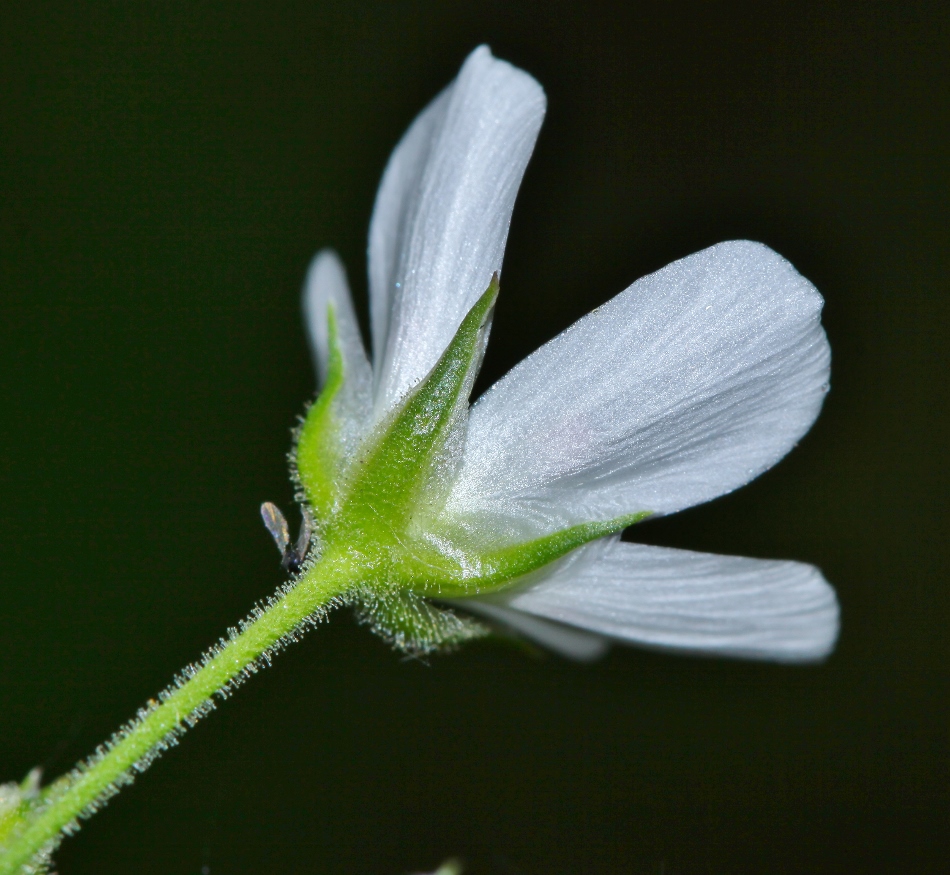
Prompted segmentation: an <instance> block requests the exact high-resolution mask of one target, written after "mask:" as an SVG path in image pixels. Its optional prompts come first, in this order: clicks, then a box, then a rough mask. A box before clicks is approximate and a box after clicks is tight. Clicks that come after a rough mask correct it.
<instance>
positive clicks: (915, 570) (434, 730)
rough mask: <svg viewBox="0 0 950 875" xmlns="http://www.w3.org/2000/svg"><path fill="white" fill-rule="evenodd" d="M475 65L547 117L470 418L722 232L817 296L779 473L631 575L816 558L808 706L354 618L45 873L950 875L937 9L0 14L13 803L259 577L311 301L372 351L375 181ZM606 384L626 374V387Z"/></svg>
mask: <svg viewBox="0 0 950 875" xmlns="http://www.w3.org/2000/svg"><path fill="white" fill-rule="evenodd" d="M482 41H486V42H489V43H490V44H491V45H492V47H493V49H494V51H495V52H496V54H498V55H499V56H500V57H503V58H506V59H509V60H511V61H513V62H514V63H516V64H518V65H519V66H522V67H524V68H525V69H527V70H529V71H530V72H531V73H533V74H534V75H535V76H536V77H537V78H538V79H539V80H540V81H541V82H542V84H543V85H544V87H545V88H546V90H547V94H548V98H549V105H550V111H549V115H548V120H547V122H546V125H545V128H544V130H543V132H542V135H541V138H540V141H539V144H538V148H537V152H536V157H535V159H534V160H533V162H532V164H531V166H530V168H529V170H528V174H527V177H526V181H525V184H524V187H523V189H522V194H521V197H520V199H519V201H518V207H517V209H516V211H515V216H514V222H513V226H512V231H511V237H510V241H509V255H508V257H507V259H506V263H505V286H504V290H503V297H502V299H501V302H500V304H499V308H498V312H497V316H496V320H495V329H494V334H493V337H492V344H491V347H490V350H489V354H488V358H487V361H486V364H485V369H484V373H483V377H482V379H481V383H480V385H481V386H483V387H484V386H487V385H489V384H490V382H491V381H492V380H494V379H496V378H497V377H498V376H500V375H501V374H502V373H504V372H505V371H506V370H507V369H508V368H509V367H511V366H512V365H513V364H514V363H515V362H517V361H518V360H519V359H520V358H522V357H523V356H525V355H526V354H528V353H529V352H530V351H531V350H532V349H534V348H535V347H536V346H537V345H538V344H540V343H542V342H543V341H544V340H546V339H548V338H550V337H552V336H553V335H554V334H556V333H557V332H558V331H560V330H561V329H563V328H564V327H566V326H567V325H568V324H569V323H570V322H571V321H572V320H574V319H575V318H577V317H579V316H581V315H582V314H583V313H585V312H586V311H588V310H589V309H590V308H592V307H593V306H595V305H597V304H598V303H601V302H602V301H604V300H606V299H607V298H608V297H610V296H611V295H613V294H615V293H616V292H618V291H620V290H621V289H623V288H624V287H625V286H627V285H628V284H629V283H630V282H631V281H633V280H634V279H636V278H637V277H639V276H641V275H642V274H644V273H647V272H649V271H652V270H655V269H657V268H659V267H661V266H662V265H664V264H665V263H667V262H668V261H670V260H672V259H675V258H678V257H681V256H683V255H686V254H688V253H690V252H693V251H695V250H697V249H700V248H702V247H704V246H707V245H709V244H712V243H714V242H717V241H719V240H723V239H728V238H736V237H748V238H752V239H756V240H762V241H764V242H766V243H768V244H769V245H771V246H773V247H774V248H776V249H777V250H778V251H779V252H781V253H782V254H783V255H785V256H786V257H788V258H789V259H791V261H792V262H793V263H794V264H795V265H796V266H797V267H798V268H799V269H800V270H801V271H802V272H803V273H804V274H805V275H806V276H808V277H809V278H810V279H811V280H813V281H814V282H815V283H816V285H817V286H818V288H819V289H820V290H821V291H822V292H823V293H824V295H825V297H826V300H827V307H826V311H825V314H826V318H825V323H826V326H827V330H828V334H829V336H830V339H831V344H832V348H833V352H834V364H833V372H832V386H833V390H832V393H831V395H830V396H829V398H828V402H827V405H826V408H825V412H824V413H823V414H822V417H821V419H820V420H819V422H818V424H817V425H816V426H815V428H814V429H813V430H812V432H811V433H810V434H809V436H808V437H807V438H806V439H805V440H804V441H803V443H802V445H801V446H800V447H799V448H798V449H797V450H796V451H795V452H794V453H793V454H792V455H791V456H790V457H789V458H788V459H787V460H786V461H784V462H783V463H782V464H781V465H780V466H779V467H778V468H777V469H775V470H774V471H772V472H770V473H769V474H767V475H766V476H764V477H762V478H761V479H760V480H758V481H757V482H756V483H755V484H753V485H752V486H750V487H748V488H746V489H743V490H741V491H740V492H738V493H737V494H735V495H733V496H730V497H728V498H725V499H723V500H720V501H717V502H716V503H714V504H712V505H709V506H706V507H702V508H698V509H695V510H692V511H688V512H686V513H683V514H680V515H678V516H677V517H674V518H670V519H666V520H661V521H656V522H653V523H649V524H646V525H644V526H643V527H642V528H641V529H638V531H637V533H636V534H637V536H638V537H640V538H642V539H644V540H648V541H650V542H653V543H660V544H667V545H672V546H681V547H692V548H695V549H700V550H710V551H717V552H723V553H737V554H747V555H753V556H763V557H789V558H795V559H802V560H807V561H810V562H814V563H816V564H818V565H820V566H821V567H822V568H823V569H824V571H825V573H826V575H827V577H828V579H829V580H831V581H832V582H833V583H834V584H835V586H836V588H837V590H838V593H839V595H840V599H841V604H842V610H843V622H844V625H843V632H842V636H841V640H840V644H839V646H838V649H837V651H836V652H835V654H834V656H833V657H832V658H831V659H830V661H829V662H828V663H827V664H826V665H825V666H823V667H820V668H809V669H795V668H782V667H774V666H768V665H754V664H738V663H730V662H719V661H705V660H700V659H688V658H676V657H672V656H663V655H657V654H651V653H646V652H642V651H637V650H632V649H617V650H616V651H614V652H613V653H612V654H611V656H610V657H609V658H608V659H606V660H605V661H604V662H602V663H600V664H598V665H596V666H594V667H577V666H574V665H570V664H566V663H563V662H561V661H559V660H557V659H538V658H533V657H531V656H530V655H525V654H523V653H521V652H519V651H517V650H514V649H512V648H510V647H506V646H503V645H500V644H490V643H489V644H479V645H475V646H470V647H468V648H466V649H465V650H464V651H463V652H462V653H460V654H457V655H455V656H452V657H447V658H438V659H434V660H432V662H431V664H429V665H423V664H420V663H418V662H405V661H403V660H401V659H400V658H399V657H398V656H397V655H395V654H393V653H391V652H389V651H388V650H387V649H386V648H385V647H384V646H383V645H382V644H381V643H380V642H379V641H378V640H376V639H375V638H373V637H372V636H371V635H370V634H368V633H367V632H366V631H365V630H362V629H359V628H357V627H356V626H355V624H354V623H353V621H352V620H351V619H350V618H349V617H348V616H344V615H339V616H334V617H333V621H332V622H331V623H330V624H329V625H328V626H326V627H325V628H323V629H321V630H319V632H317V633H315V634H311V635H310V636H309V637H308V638H307V640H306V641H305V642H304V643H303V644H301V645H298V646H296V647H294V648H292V649H291V650H290V651H289V652H287V653H286V654H285V655H284V656H282V657H281V658H280V659H279V661H278V663H277V665H276V666H275V668H274V669H272V670H269V671H267V672H265V673H264V674H263V675H262V676H259V677H257V678H256V679H255V680H254V681H253V682H252V683H250V684H248V685H247V686H246V687H245V688H244V689H242V690H241V691H240V693H239V695H238V696H237V697H236V698H235V699H233V700H231V701H230V702H228V703H227V704H226V705H224V706H223V707H221V708H219V710H218V712H217V713H216V714H214V715H213V716H212V717H211V718H210V719H208V720H207V721H205V723H203V724H202V725H201V726H200V727H199V728H198V729H197V730H196V731H194V732H193V733H191V734H190V736H189V737H188V738H186V740H185V742H184V743H183V745H182V747H181V748H179V749H177V750H175V751H174V752H172V753H170V754H168V755H166V756H165V757H163V759H162V760H161V761H160V762H159V763H158V764H157V765H156V766H155V767H154V768H153V769H152V771H151V772H150V773H149V774H147V775H146V776H145V777H144V778H143V779H141V780H140V781H139V782H138V783H137V784H136V785H135V786H134V787H132V788H131V789H129V790H127V791H126V792H124V793H123V795H122V796H121V797H120V798H119V799H117V800H115V801H114V802H113V803H112V804H111V805H110V806H109V808H108V810H107V811H105V812H104V813H103V814H101V815H99V816H98V817H96V818H95V819H94V820H93V821H90V822H89V823H88V824H87V825H86V826H85V827H84V829H83V830H82V833H81V834H80V835H79V836H78V837H77V838H76V839H73V840H70V841H68V842H67V843H66V844H65V845H64V847H63V849H62V850H61V852H60V853H59V855H58V857H57V859H58V862H59V868H60V872H61V873H62V875H72V873H92V872H95V873H96V875H109V873H127V872H136V873H161V875H167V873H190V875H198V873H200V872H202V867H207V870H206V871H209V872H210V873H211V875H222V873H229V875H230V873H235V875H237V873H352V875H390V873H391V875H398V873H405V872H408V871H412V870H414V869H422V868H423V867H427V866H428V867H431V866H433V865H434V864H435V863H437V862H438V861H439V860H440V859H442V858H443V857H444V856H447V855H449V854H460V855H462V856H463V857H465V858H466V859H467V860H468V861H469V864H470V868H469V870H468V871H469V872H470V873H472V875H478V873H493V875H548V873H612V875H613V873H618V872H633V873H641V872H642V873H666V875H673V873H750V875H751V873H802V872H807V873H811V872H815V873H817V872H828V873H840V872H845V871H853V872H914V873H922V872H938V871H946V869H945V867H946V865H947V858H948V846H950V842H948V824H950V792H948V788H950V783H948V782H950V731H948V730H950V721H948V708H947V706H948V680H950V674H948V666H950V660H948V657H950V648H948V638H950V635H948V630H947V621H948V618H950V611H948V608H950V598H948V581H947V576H946V573H945V568H946V560H947V546H946V542H947V485H948V484H947V464H946V459H945V452H944V450H945V447H946V445H947V411H946V407H945V399H946V395H947V390H948V378H947V375H948V370H947V365H948V361H947V359H948V355H947V344H948V319H947V317H948V309H950V305H948V300H950V299H948V293H947V291H948V289H947V287H948V279H947V277H948V270H947V269H948V266H950V256H948V234H947V212H948V157H950V156H948V149H947V143H948V141H950V124H948V94H950V91H948V85H950V77H948V65H947V56H948V49H950V15H948V14H947V13H946V11H945V7H944V6H943V5H942V4H936V3H935V4H933V5H932V6H931V7H929V8H928V7H927V6H925V5H923V4H918V3H910V4H899V3H892V4H888V3H878V4H841V5H837V4H829V3H824V4H811V3H805V4H802V3H799V2H788V3H779V4H775V3H773V4H763V3H748V4H722V5H720V4H694V5H688V4H670V3H665V2H654V3H619V2H618V3H613V4H589V3H575V4H567V3H558V4H552V3H536V4H533V3H520V2H504V3H503V2H495V3H474V4H462V3H458V4H456V3H434V2H429V3H423V2H419V3H405V2H395V3H394V2H389V3H365V4H352V5H343V4H340V5H331V4H325V3H324V4H321V3H303V2H301V3H293V4H290V3H276V2H268V3H252V4H245V3H235V2H227V3H214V4H210V3H146V2H130V0H127V2H120V3H114V4H106V3H94V4H75V3H71V2H70V3H66V2H62V3H57V4H46V3H5V4H4V5H3V7H2V11H0V161H2V166H0V386H2V390H0V391H2V396H0V398H2V407H0V496H2V506H0V581H2V602H0V617H2V633H0V671H2V680H0V777H2V778H3V779H7V780H9V779H12V778H18V777H20V776H22V774H23V773H25V772H26V770H27V769H28V768H30V767H31V766H33V765H34V764H36V763H42V764H43V765H44V766H45V767H46V768H47V769H48V770H49V773H50V774H55V773H58V772H60V771H63V770H65V769H67V768H68V767H69V766H70V765H71V764H72V763H73V762H74V761H75V760H77V759H78V758H80V757H81V756H83V755H85V754H86V753H88V752H89V751H90V750H91V749H92V748H93V747H94V746H95V745H96V744H97V743H98V742H99V741H101V740H103V739H104V738H105V737H107V736H108V734H109V733H110V732H111V731H112V730H113V729H114V728H115V727H116V726H117V725H118V724H119V723H120V722H122V721H123V720H124V719H126V718H127V717H129V716H131V714H132V713H133V712H134V710H135V709H136V707H138V705H139V704H141V703H142V702H143V701H144V699H145V698H147V697H148V696H150V695H152V694H154V693H155V692H157V690H158V689H160V688H161V687H162V686H164V684H165V683H166V682H167V681H168V680H169V679H170V677H171V676H172V674H173V673H174V672H175V671H176V670H177V669H178V668H179V667H181V666H182V665H183V664H184V663H185V662H187V661H189V660H191V659H193V658H195V657H196V656H197V655H198V654H199V653H200V652H201V650H202V649H203V648H204V647H205V646H206V645H208V644H209V643H210V642H211V641H213V640H214V639H215V638H216V637H217V636H218V635H219V634H221V633H222V632H223V631H224V629H225V627H226V626H227V625H229V624H232V623H234V621H236V620H237V619H238V618H239V617H241V616H243V615H244V614H245V612H246V611H247V610H248V608H249V607H250V606H251V604H252V603H253V602H254V601H255V600H256V599H258V598H260V597H261V596H263V595H266V594H267V593H269V592H270V591H272V590H273V589H274V587H275V586H276V585H277V584H278V582H279V580H280V574H279V569H278V567H277V554H276V552H275V550H274V548H273V545H272V544H271V543H269V542H268V539H267V536H266V534H265V532H264V529H263V528H262V526H261V525H260V522H259V520H258V516H257V506H258V504H259V502H260V501H262V500H263V499H271V500H275V501H277V502H279V503H280V504H282V505H284V506H287V505H288V504H289V502H290V496H291V489H290V486H289V483H288V480H287V477H286V473H285V463H284V454H285V452H286V451H287V449H288V446H289V431H288V430H289V428H290V426H291V425H292V424H293V422H294V419H295V416H296V415H297V414H298V413H299V412H300V411H301V409H302V405H303V403H304V401H305V400H306V399H307V398H308V397H309V396H310V394H311V393H312V391H313V387H314V380H313V376H312V373H311V368H310V363H309V361H308V355H307V350H306V347H305V340H304V336H303V332H302V329H301V323H300V318H299V313H298V294H299V287H300V283H301V279H302V276H303V271H304V268H305V266H306V264H307V261H308V259H309V257H310V256H311V254H312V253H313V252H314V251H315V249H316V248H317V247H319V246H324V245H333V246H335V247H336V248H337V249H338V250H339V251H340V252H341V254H342V255H343V257H344V259H345V261H346V262H347V264H348V265H349V268H350V273H351V278H352V282H353V286H354V289H355V292H356V294H357V297H358V300H359V304H358V306H359V307H360V308H361V313H362V314H364V315H365V312H366V308H365V300H364V295H365V287H366V282H365V267H364V240H365V232H366V227H367V224H368V221H369V214H370V209H371V205H372V199H373V195H374V191H375V187H376V184H377V181H378V178H379V174H380V172H381V170H382V168H383V165H384V163H385V161H386V158H387V155H388V153H389V151H390V149H391V148H392V146H393V145H394V144H395V142H396V140H397V138H398V137H399V136H400V134H401V132H402V131H403V130H404V128H405V127H406V125H407V124H408V123H409V121H410V120H411V119H412V118H413V116H414V115H415V113H416V112H417V111H418V110H419V109H420V108H421V107H422V106H423V105H424V103H425V102H426V101H427V100H428V99H429V98H430V97H432V96H433V95H434V94H435V93H436V91H437V90H438V89H440V88H441V87H442V86H443V85H444V84H445V83H446V82H448V80H449V79H450V78H451V77H452V76H453V75H454V73H455V71H456V70H457V68H458V66H459V64H460V63H461V61H462V59H463V58H464V56H465V55H466V54H467V53H468V51H469V50H470V49H471V48H473V47H474V46H475V45H476V44H478V43H479V42H482ZM631 354H636V350H631Z"/></svg>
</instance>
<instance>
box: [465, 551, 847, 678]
mask: <svg viewBox="0 0 950 875" xmlns="http://www.w3.org/2000/svg"><path fill="white" fill-rule="evenodd" d="M478 601H481V602H484V604H485V605H490V606H491V609H492V610H494V616H495V617H496V618H497V619H498V620H500V621H502V622H507V623H509V624H511V623H512V617H513V615H515V614H517V613H522V614H524V613H527V614H530V615H533V616H537V617H541V618H544V619H547V620H555V621H557V622H559V623H564V624H567V626H577V627H580V628H582V629H585V630H587V631H588V632H593V633H596V634H599V635H603V636H604V637H605V638H607V639H610V640H614V641H623V642H627V643H632V644H639V645H644V646H648V647H654V648H658V649H664V650H678V651H682V652H688V653H694V654H705V655H711V656H725V657H740V658H751V659H765V660H772V661H776V662H790V663H791V662H817V661H820V660H823V659H825V658H826V657H827V656H828V655H829V653H830V652H831V650H832V648H833V647H834V643H835V640H836V639H837V636H838V630H839V609H838V602H837V598H836V597H835V592H834V590H833V589H832V588H831V587H830V586H829V585H828V583H827V582H826V581H825V579H824V578H823V577H822V575H821V572H820V571H819V570H818V569H817V568H815V567H814V566H811V565H806V564H805V563H802V562H789V561H782V560H766V559H749V558H746V557H743V556H718V555H714V554H711V553H695V552H692V551H689V550H673V549H668V548H665V547H652V546H646V545H643V544H629V543H624V542H622V541H620V540H619V538H617V537H611V538H604V539H601V540H600V541H596V542H594V543H593V544H590V545H588V546H587V547H582V548H580V550H577V551H575V553H574V554H572V555H571V556H570V557H569V558H568V561H565V562H564V563H561V564H559V565H557V566H556V567H555V568H553V569H551V570H547V569H546V573H545V574H544V575H543V576H541V575H539V576H538V577H537V578H536V579H533V580H528V581H525V582H523V583H521V584H520V585H515V586H514V587H512V588H510V589H505V590H503V591H500V592H498V593H494V594H491V595H487V596H480V597H478ZM459 604H462V603H461V602H459ZM499 609H502V610H499ZM504 611H508V612H509V613H504ZM514 622H517V620H515V621H514ZM559 644H560V645H561V646H558V645H559ZM548 646H552V647H554V648H555V649H559V650H560V651H561V652H566V653H567V655H572V656H574V658H584V656H583V653H582V652H579V649H578V647H577V646H576V645H575V646H572V643H571V642H567V644H566V646H565V644H563V643H561V642H559V641H557V639H551V640H550V641H549V642H548ZM572 651H573V652H572ZM594 655H596V654H594Z"/></svg>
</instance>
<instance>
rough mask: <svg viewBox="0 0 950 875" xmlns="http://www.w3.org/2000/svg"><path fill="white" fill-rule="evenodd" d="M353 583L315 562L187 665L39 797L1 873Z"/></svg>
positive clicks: (69, 827) (15, 874)
mask: <svg viewBox="0 0 950 875" xmlns="http://www.w3.org/2000/svg"><path fill="white" fill-rule="evenodd" d="M353 582H354V572H353V569H352V567H351V566H348V565H347V564H345V563H339V562H328V561H326V560H324V559H321V560H318V561H317V562H316V563H315V564H313V565H310V566H309V567H308V568H306V569H305V570H304V571H303V572H302V573H301V575H300V577H299V578H298V579H297V580H296V581H295V582H294V583H293V584H292V585H288V586H286V587H284V588H282V589H281V590H280V591H278V593H277V595H275V596H273V597H272V598H271V599H269V600H268V602H267V604H266V605H264V606H261V607H258V608H257V609H255V610H254V611H253V612H252V613H251V615H250V617H248V619H247V620H245V621H244V623H242V625H241V628H240V630H237V629H232V630H229V637H228V638H227V639H222V640H221V641H220V642H219V644H218V645H216V646H215V647H213V648H212V649H211V650H209V651H208V652H207V653H206V654H205V656H204V658H203V659H202V660H201V661H200V662H198V663H196V664H194V665H191V666H187V667H186V668H185V669H184V670H183V671H182V673H181V674H180V676H179V677H178V678H177V679H176V680H175V682H174V683H173V684H172V686H171V687H169V688H168V689H167V690H165V691H164V692H163V693H162V694H161V695H160V697H159V700H158V701H156V700H154V699H152V700H149V702H148V704H147V705H146V706H145V707H144V708H142V709H141V710H140V711H139V713H138V716H137V717H136V718H135V719H134V720H133V721H132V722H130V723H129V724H128V725H127V726H125V727H123V728H122V729H121V730H119V732H118V733H116V735H115V736H113V738H112V740H111V741H110V742H108V743H107V744H105V745H103V746H102V747H100V748H99V750H98V751H97V752H96V753H95V754H94V755H93V756H92V757H90V758H89V759H88V760H86V761H85V762H84V763H81V764H80V765H79V766H78V767H77V768H76V769H75V770H74V771H73V772H71V773H70V774H68V775H65V776H64V777H63V778H61V779H59V780H58V781H56V782H54V783H53V784H52V785H51V786H50V787H49V788H47V790H46V791H45V792H44V794H43V798H42V801H41V803H40V804H39V806H38V807H37V809H36V810H35V811H34V812H32V813H31V814H30V815H29V817H28V819H27V820H26V823H25V824H24V826H23V827H22V829H21V830H19V831H18V833H17V834H15V836H14V837H12V839H11V841H10V843H9V844H8V845H7V846H6V848H0V875H19V873H21V872H30V871H33V869H34V866H35V865H36V864H39V863H42V861H43V858H44V857H45V856H47V855H48V854H49V853H50V852H51V851H52V850H53V849H54V848H55V846H56V845H57V844H58V842H59V839H60V837H61V834H62V833H64V832H66V833H70V832H72V831H74V830H75V829H76V828H77V827H78V819H79V818H82V817H86V816H88V815H90V814H92V813H93V812H95V811H96V810H97V809H98V807H99V806H100V805H101V804H102V803H103V802H105V801H106V800H107V799H109V798H110V797H111V796H113V795H114V794H115V793H117V792H118V790H119V789H120V788H121V787H122V786H123V785H125V784H127V783H130V782H131V780H132V776H133V774H134V773H135V772H141V771H144V770H145V769H146V768H147V767H148V765H149V764H150V763H151V762H152V760H154V759H155V757H156V756H157V755H158V754H159V753H160V752H161V751H162V750H164V749H165V748H166V747H168V746H169V744H173V743H174V742H175V741H176V739H177V737H178V736H180V735H181V734H182V733H183V732H184V731H185V730H186V729H188V728H190V727H191V726H193V725H194V724H195V723H196V722H197V721H198V720H199V719H200V718H201V717H202V716H204V714H206V713H207V712H208V711H210V710H212V709H213V707H214V702H213V696H215V694H218V695H219V696H221V697H224V696H227V695H228V694H229V693H230V692H231V690H232V689H233V688H234V687H235V686H236V685H237V684H238V683H240V682H241V681H242V680H244V679H245V678H246V677H248V676H249V675H250V674H252V673H253V672H255V671H257V669H258V668H260V667H261V665H262V664H266V663H268V662H269V661H270V658H271V656H272V655H273V654H274V653H275V652H276V651H277V650H279V649H280V648H281V647H282V646H283V645H284V644H286V643H287V642H288V641H291V640H294V638H295V637H296V634H297V633H299V632H300V631H302V630H303V629H304V628H305V627H306V626H307V625H308V624H313V623H315V622H317V621H319V620H320V619H321V618H322V617H323V615H324V613H325V612H326V610H327V609H328V608H330V607H332V606H333V605H334V604H335V603H337V602H338V601H339V599H340V597H341V596H342V595H343V594H344V593H345V592H346V591H347V590H348V589H349V587H350V586H351V584H352V583H353Z"/></svg>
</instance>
